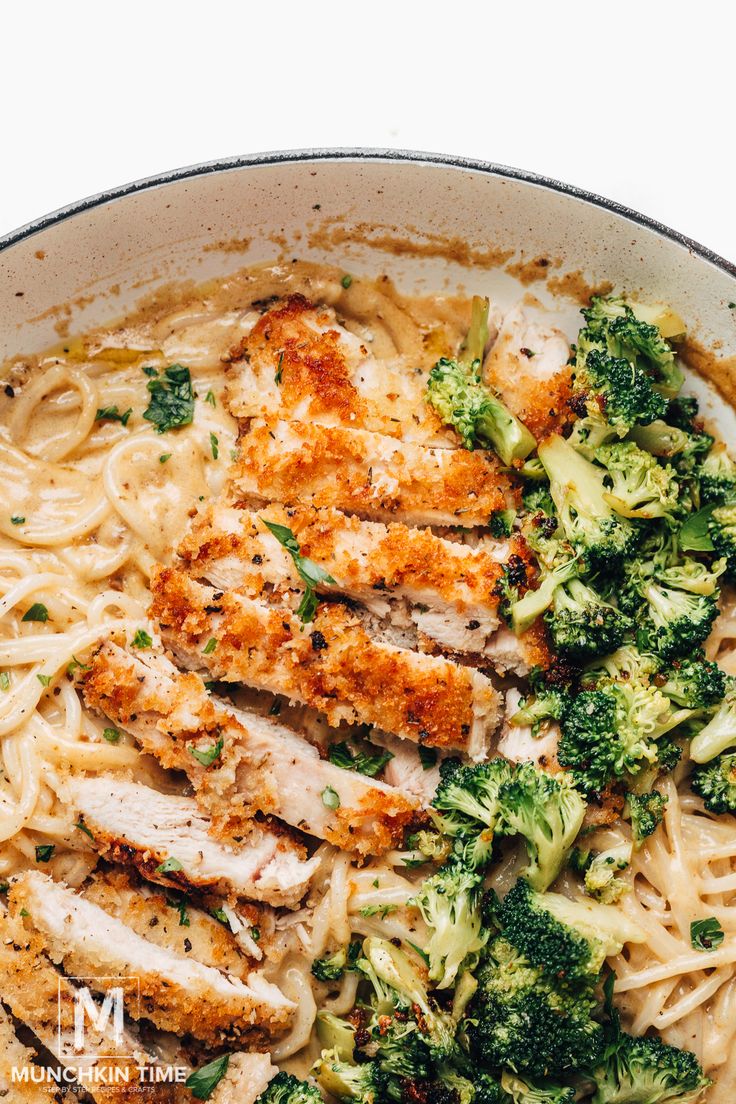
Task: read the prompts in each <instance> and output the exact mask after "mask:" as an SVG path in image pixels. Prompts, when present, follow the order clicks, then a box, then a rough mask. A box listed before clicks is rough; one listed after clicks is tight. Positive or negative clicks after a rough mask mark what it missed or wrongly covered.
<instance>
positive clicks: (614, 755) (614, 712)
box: [557, 681, 683, 793]
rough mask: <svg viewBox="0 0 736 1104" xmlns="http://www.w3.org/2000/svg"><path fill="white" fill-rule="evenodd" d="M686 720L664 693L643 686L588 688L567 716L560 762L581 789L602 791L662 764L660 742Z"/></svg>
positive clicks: (618, 684) (626, 684)
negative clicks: (623, 779)
mask: <svg viewBox="0 0 736 1104" xmlns="http://www.w3.org/2000/svg"><path fill="white" fill-rule="evenodd" d="M682 719H683V717H682V714H681V713H678V712H675V713H673V712H672V710H671V708H670V704H669V700H668V699H667V698H666V697H665V696H664V695H663V694H662V693H660V692H659V691H658V690H657V689H656V688H655V687H653V686H649V685H646V684H645V683H642V682H625V681H621V682H611V683H608V684H604V685H601V686H600V687H599V688H598V689H596V690H583V691H582V692H581V693H580V694H578V695H577V697H575V698H573V699H572V700H571V701H570V703H569V705H568V706H567V708H566V709H565V712H564V713H563V716H562V725H561V727H562V736H561V738H560V743H559V746H558V749H557V758H558V760H559V762H560V765H561V766H563V767H566V768H568V769H569V770H570V771H571V773H572V776H573V778H574V780H575V783H576V785H578V786H579V787H580V788H581V789H582V790H584V791H585V792H586V793H599V792H600V791H601V790H603V789H604V788H605V787H606V785H607V784H608V783H609V782H611V781H613V780H615V779H617V778H622V777H624V776H625V775H630V776H633V775H637V774H638V773H639V772H640V771H642V770H643V769H646V768H647V767H648V766H651V765H653V764H656V763H657V762H658V760H659V758H660V756H659V748H658V746H657V740H658V739H659V738H660V737H661V736H664V735H665V734H666V733H667V732H668V731H669V730H670V729H671V728H673V727H675V726H676V725H677V724H678V723H680V721H681V720H682Z"/></svg>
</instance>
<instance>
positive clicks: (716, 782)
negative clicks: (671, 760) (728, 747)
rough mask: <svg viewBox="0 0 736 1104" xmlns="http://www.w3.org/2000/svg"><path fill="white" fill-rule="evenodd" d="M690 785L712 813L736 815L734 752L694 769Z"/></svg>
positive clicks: (735, 759)
mask: <svg viewBox="0 0 736 1104" xmlns="http://www.w3.org/2000/svg"><path fill="white" fill-rule="evenodd" d="M690 785H691V786H692V788H693V792H694V793H696V794H698V795H699V796H700V797H702V799H703V802H704V804H705V807H706V809H710V811H711V812H712V813H736V752H733V751H731V752H728V753H727V754H724V755H719V756H717V757H716V758H715V759H713V760H711V762H710V763H704V764H702V765H701V766H698V767H696V768H695V770H694V772H693V776H692V778H691V779H690Z"/></svg>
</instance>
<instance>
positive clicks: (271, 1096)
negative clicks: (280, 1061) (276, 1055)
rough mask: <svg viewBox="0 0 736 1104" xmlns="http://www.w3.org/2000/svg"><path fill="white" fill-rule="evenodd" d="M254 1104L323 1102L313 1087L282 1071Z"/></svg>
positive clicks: (312, 1103)
mask: <svg viewBox="0 0 736 1104" xmlns="http://www.w3.org/2000/svg"><path fill="white" fill-rule="evenodd" d="M256 1104H324V1101H323V1099H322V1094H321V1093H320V1091H319V1089H318V1088H316V1086H315V1085H310V1084H308V1083H307V1082H306V1081H300V1080H299V1078H298V1077H294V1076H293V1074H291V1073H284V1072H283V1071H282V1072H281V1073H277V1074H276V1076H275V1077H274V1078H273V1080H272V1081H270V1082H269V1084H268V1088H266V1089H264V1090H263V1092H262V1093H261V1095H260V1096H259V1097H258V1100H257V1102H256Z"/></svg>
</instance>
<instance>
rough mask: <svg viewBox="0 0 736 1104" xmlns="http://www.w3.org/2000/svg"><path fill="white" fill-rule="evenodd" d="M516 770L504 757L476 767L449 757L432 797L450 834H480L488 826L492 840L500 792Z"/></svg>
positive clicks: (442, 825) (442, 768) (443, 765)
mask: <svg viewBox="0 0 736 1104" xmlns="http://www.w3.org/2000/svg"><path fill="white" fill-rule="evenodd" d="M512 772H513V767H512V765H511V764H510V763H509V762H507V760H506V759H501V758H500V757H499V758H496V759H491V760H490V761H489V762H487V763H478V764H477V765H476V766H473V767H463V766H461V765H460V764H459V763H458V762H457V761H456V760H449V759H446V760H445V761H444V763H443V764H442V766H441V767H440V784H439V786H438V787H437V791H436V793H435V795H434V798H433V799H432V804H433V806H434V808H435V809H438V810H439V811H440V813H441V814H442V815H441V817H440V823H441V827H442V830H443V831H444V832H445V833H446V834H447V835H448V836H460V835H468V834H477V833H478V832H479V830H481V829H482V828H485V829H487V830H488V833H489V835H490V837H491V842H492V837H493V831H494V829H495V827H496V821H497V819H498V815H499V810H500V805H499V799H498V793H499V790H500V788H501V786H502V785H503V783H504V782H506V781H508V780H509V778H510V777H511V775H512Z"/></svg>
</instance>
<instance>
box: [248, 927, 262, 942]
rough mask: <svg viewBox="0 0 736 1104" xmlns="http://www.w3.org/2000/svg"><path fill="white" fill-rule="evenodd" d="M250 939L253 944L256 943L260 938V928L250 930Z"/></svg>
mask: <svg viewBox="0 0 736 1104" xmlns="http://www.w3.org/2000/svg"><path fill="white" fill-rule="evenodd" d="M250 937H251V939H252V940H253V942H254V943H257V942H258V940H259V939H260V938H261V929H260V928H255V927H253V928H251V929H250Z"/></svg>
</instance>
